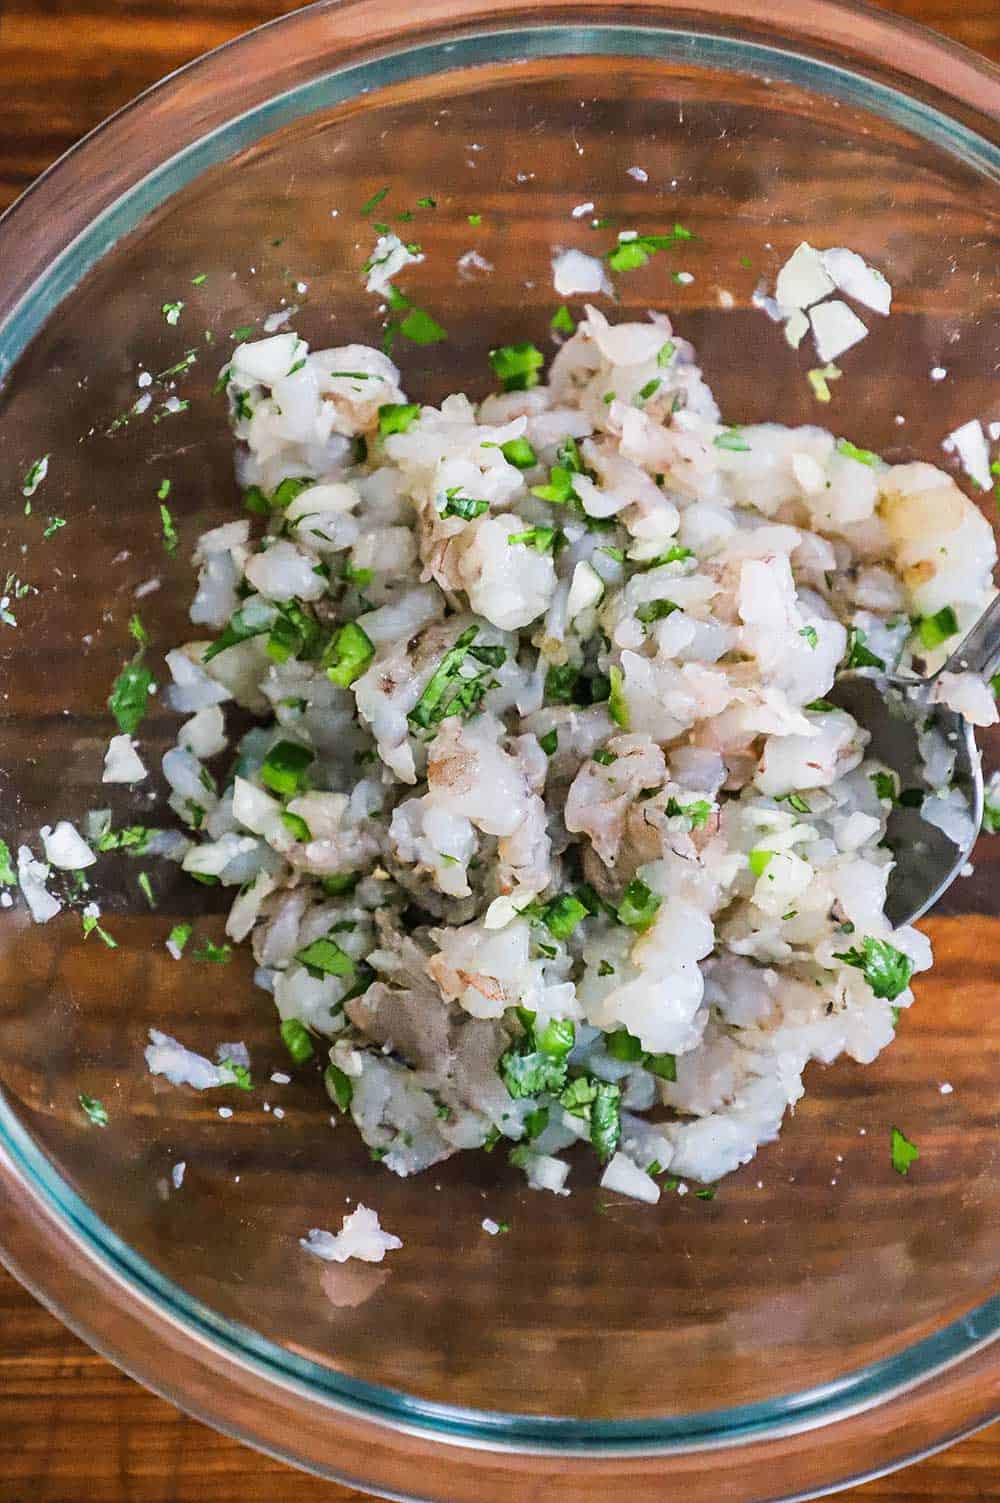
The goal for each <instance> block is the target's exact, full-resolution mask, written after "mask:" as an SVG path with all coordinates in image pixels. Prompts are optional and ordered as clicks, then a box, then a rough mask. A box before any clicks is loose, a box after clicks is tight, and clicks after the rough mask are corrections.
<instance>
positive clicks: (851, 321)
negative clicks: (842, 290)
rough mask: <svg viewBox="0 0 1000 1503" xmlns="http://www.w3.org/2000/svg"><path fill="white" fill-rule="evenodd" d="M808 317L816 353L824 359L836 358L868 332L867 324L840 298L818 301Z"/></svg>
mask: <svg viewBox="0 0 1000 1503" xmlns="http://www.w3.org/2000/svg"><path fill="white" fill-rule="evenodd" d="M809 318H810V321H811V322H812V331H813V338H814V339H815V341H816V353H817V354H818V355H819V358H820V359H821V360H824V361H826V360H836V358H837V356H838V355H842V354H843V353H844V351H845V350H849V349H850V348H851V347H852V345H856V344H858V343H860V341H861V340H862V339H864V337H865V335H866V334H867V333H868V328H867V326H866V325H865V324H863V323H862V322H861V320H860V318H859V317H858V315H857V314H856V313H852V312H851V310H850V308H848V306H847V304H846V303H842V302H841V301H840V298H836V297H835V298H831V299H830V301H829V302H828V303H820V305H819V307H818V308H813V309H812V311H811V313H810V314H809Z"/></svg>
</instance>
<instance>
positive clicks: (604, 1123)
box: [590, 1080, 622, 1163]
mask: <svg viewBox="0 0 1000 1503" xmlns="http://www.w3.org/2000/svg"><path fill="white" fill-rule="evenodd" d="M596 1086H597V1089H596V1093H595V1095H594V1100H593V1103H592V1105H591V1108H590V1141H591V1143H592V1144H593V1145H594V1148H595V1149H596V1150H597V1156H598V1158H599V1159H601V1161H602V1162H604V1163H606V1162H607V1160H608V1159H610V1158H611V1156H612V1154H614V1152H615V1150H616V1149H617V1147H618V1143H619V1140H620V1138H621V1100H622V1093H621V1087H620V1086H617V1085H612V1084H611V1083H610V1081H607V1080H599V1081H597V1082H596Z"/></svg>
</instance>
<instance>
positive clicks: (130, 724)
mask: <svg viewBox="0 0 1000 1503" xmlns="http://www.w3.org/2000/svg"><path fill="white" fill-rule="evenodd" d="M152 682H153V675H152V674H151V673H150V671H149V669H148V668H145V667H144V666H143V665H142V663H139V662H133V663H129V664H128V665H127V666H126V667H125V668H123V669H122V671H121V673H120V674H119V675H118V677H117V678H116V679H115V681H114V684H113V685H112V688H111V695H110V697H109V699H108V709H109V710H110V711H111V713H112V715H113V716H114V717H115V720H116V721H117V722H118V729H119V730H120V731H121V732H123V734H125V735H128V736H131V735H132V733H133V732H134V731H135V730H136V729H137V728H138V726H139V723H140V721H141V720H142V718H143V716H144V715H145V713H146V710H147V707H148V705H149V689H150V685H151V684H152Z"/></svg>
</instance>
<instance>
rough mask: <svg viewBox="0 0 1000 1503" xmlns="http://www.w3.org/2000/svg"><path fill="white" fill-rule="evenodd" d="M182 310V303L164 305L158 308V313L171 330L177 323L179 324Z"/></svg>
mask: <svg viewBox="0 0 1000 1503" xmlns="http://www.w3.org/2000/svg"><path fill="white" fill-rule="evenodd" d="M183 309H184V304H183V303H182V302H176V303H164V304H163V305H162V307H161V308H160V312H161V313H162V314H163V317H164V318H165V319H166V321H167V323H168V324H169V325H170V326H171V328H173V327H175V326H176V324H177V323H179V321H180V316H181V313H182V312H183Z"/></svg>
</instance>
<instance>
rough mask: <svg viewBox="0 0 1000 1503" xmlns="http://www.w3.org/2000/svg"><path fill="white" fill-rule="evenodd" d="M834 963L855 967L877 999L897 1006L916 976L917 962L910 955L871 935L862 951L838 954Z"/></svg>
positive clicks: (854, 948) (864, 943) (862, 942)
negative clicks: (914, 962)
mask: <svg viewBox="0 0 1000 1503" xmlns="http://www.w3.org/2000/svg"><path fill="white" fill-rule="evenodd" d="M834 959H835V960H843V961H844V962H845V963H846V964H847V965H851V966H855V967H856V968H857V969H858V970H859V971H861V972H862V973H863V975H864V978H865V980H866V981H867V982H868V985H869V986H870V987H871V989H872V991H873V992H874V994H875V996H876V997H884V998H885V1000H886V1001H887V1002H895V1000H896V998H897V997H898V996H899V995H900V993H901V992H904V991H905V990H906V988H907V987H908V986H909V984H910V977H911V976H912V975H913V962H912V961H911V960H910V957H909V956H908V955H904V954H903V952H902V950H897V949H896V948H895V946H894V945H890V944H889V942H888V940H884V939H875V938H874V937H873V936H872V935H870V934H866V935H865V937H864V939H863V940H862V941H861V948H860V949H858V948H856V947H855V946H852V947H851V949H849V950H846V951H844V952H843V953H842V954H835V956H834Z"/></svg>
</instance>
